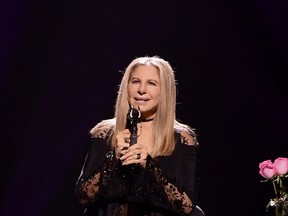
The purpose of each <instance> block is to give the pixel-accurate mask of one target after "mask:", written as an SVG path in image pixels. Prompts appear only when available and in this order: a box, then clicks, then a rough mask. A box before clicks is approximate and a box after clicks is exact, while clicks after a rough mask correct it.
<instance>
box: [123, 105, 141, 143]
mask: <svg viewBox="0 0 288 216" xmlns="http://www.w3.org/2000/svg"><path fill="white" fill-rule="evenodd" d="M129 107H130V108H129V111H128V113H127V122H126V128H128V129H129V131H130V133H131V134H130V145H133V144H135V143H137V131H138V128H137V123H139V122H140V117H141V112H140V108H139V107H138V109H135V108H134V107H133V105H130V104H129Z"/></svg>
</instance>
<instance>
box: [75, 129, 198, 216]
mask: <svg viewBox="0 0 288 216" xmlns="http://www.w3.org/2000/svg"><path fill="white" fill-rule="evenodd" d="M108 134H109V130H106V131H102V132H101V133H97V134H95V135H96V138H97V140H96V141H97V143H95V144H94V145H97V147H96V148H97V151H96V150H95V151H94V150H93V151H92V152H90V153H89V154H90V157H89V158H92V159H88V160H87V161H86V162H85V163H87V165H85V166H84V168H83V171H82V176H81V177H80V178H79V180H78V182H77V185H76V190H75V192H76V196H77V197H78V199H79V201H80V203H81V204H83V205H85V206H87V207H89V206H91V205H92V204H93V203H98V204H97V205H103V206H106V207H107V206H111V205H112V206H113V207H112V209H113V210H112V212H113V215H119V216H122V215H123V216H125V215H127V203H130V204H128V205H129V206H130V205H131V203H134V204H137V203H146V204H147V205H148V206H149V211H150V213H151V212H153V211H156V212H162V211H165V212H174V214H176V215H187V214H189V213H190V212H191V211H192V210H193V207H194V205H195V204H194V203H192V202H191V198H189V197H188V195H187V194H186V193H185V189H184V188H183V187H182V186H180V185H179V184H178V185H177V184H176V182H175V181H174V180H173V179H171V178H170V177H168V176H167V175H166V174H165V172H164V171H163V170H162V169H161V168H160V166H159V163H158V160H157V158H156V159H153V158H151V157H150V156H149V157H148V158H147V165H146V168H145V169H144V168H142V167H140V166H139V167H138V166H122V165H121V163H120V161H118V160H117V159H116V158H115V156H114V152H113V150H112V149H109V145H107V142H108V144H109V141H108V140H109V139H108ZM190 136H191V135H190ZM192 137H193V140H194V142H193V141H192V143H191V137H190V138H189V137H187V134H184V135H183V134H182V133H181V134H180V136H179V137H178V139H180V143H182V144H187V145H191V144H193V145H197V144H198V143H197V140H196V136H192ZM100 150H101V151H107V152H106V154H104V155H105V157H104V159H103V162H101V163H99V162H97V163H98V165H97V167H96V168H95V169H94V171H93V172H91V171H87V170H88V168H89V165H90V164H93V165H94V164H97V163H96V161H93V158H96V159H97V157H96V156H95V157H93V154H96V153H97V152H98V151H100ZM99 154H101V152H100V153H99ZM96 159H95V160H96ZM98 160H99V159H98ZM98 160H97V161H98ZM91 166H92V165H91ZM87 167H88V168H87ZM146 204H145V205H146ZM128 208H129V207H128ZM145 211H147V208H146V210H145ZM150 213H149V212H147V214H146V213H145V214H146V215H152V214H150ZM143 215H144V214H143Z"/></svg>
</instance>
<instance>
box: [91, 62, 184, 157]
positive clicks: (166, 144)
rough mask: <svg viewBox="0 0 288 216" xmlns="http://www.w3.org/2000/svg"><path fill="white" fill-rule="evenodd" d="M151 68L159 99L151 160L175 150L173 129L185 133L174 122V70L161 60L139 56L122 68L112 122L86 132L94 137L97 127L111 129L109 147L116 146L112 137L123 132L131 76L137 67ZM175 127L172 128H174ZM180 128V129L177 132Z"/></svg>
mask: <svg viewBox="0 0 288 216" xmlns="http://www.w3.org/2000/svg"><path fill="white" fill-rule="evenodd" d="M145 65H151V66H154V67H155V68H157V69H158V72H159V77H160V89H161V90H160V100H159V104H158V107H157V112H156V115H155V118H154V121H153V124H152V127H153V128H152V131H153V141H154V145H153V148H152V150H151V152H150V154H151V156H152V157H157V156H160V155H162V156H164V155H170V154H171V153H172V152H173V150H174V148H175V140H174V129H176V128H177V129H178V130H179V128H180V130H185V131H187V129H188V130H189V127H188V126H187V125H184V124H181V123H179V122H178V121H177V120H176V116H175V112H176V82H175V77H174V71H173V69H172V67H171V66H170V64H169V63H168V62H167V61H165V60H164V59H162V58H160V57H158V56H153V57H140V58H136V59H134V60H133V61H132V62H131V63H130V64H129V65H128V67H127V68H126V70H125V73H124V75H123V78H122V81H121V83H120V86H119V91H118V96H117V100H116V104H115V113H114V118H113V119H108V120H104V121H102V122H100V123H99V124H98V125H96V126H95V127H94V128H93V129H92V130H91V131H90V132H91V134H95V133H96V132H97V130H98V129H100V128H103V127H105V128H112V129H113V130H114V133H113V134H112V137H111V138H112V147H114V146H115V145H116V138H115V136H116V134H117V133H118V132H119V131H122V130H124V129H125V126H126V114H127V112H128V109H129V104H128V83H129V81H130V77H131V73H132V72H133V71H134V70H135V68H137V67H138V66H145ZM175 127H176V128H175ZM181 128H182V129H181Z"/></svg>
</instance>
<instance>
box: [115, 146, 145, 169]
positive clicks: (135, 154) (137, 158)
mask: <svg viewBox="0 0 288 216" xmlns="http://www.w3.org/2000/svg"><path fill="white" fill-rule="evenodd" d="M147 156H148V152H147V149H146V147H145V146H144V145H141V144H135V145H133V146H131V147H129V148H128V149H127V151H126V153H125V154H123V155H122V156H121V157H120V160H121V161H122V165H129V164H141V165H143V166H144V167H145V166H146V159H147Z"/></svg>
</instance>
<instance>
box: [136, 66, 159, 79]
mask: <svg viewBox="0 0 288 216" xmlns="http://www.w3.org/2000/svg"><path fill="white" fill-rule="evenodd" d="M131 77H136V78H137V77H138V78H141V77H142V78H154V79H155V78H157V79H159V70H158V68H156V67H155V66H153V65H140V66H137V67H135V68H134V70H133V71H132V72H131Z"/></svg>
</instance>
